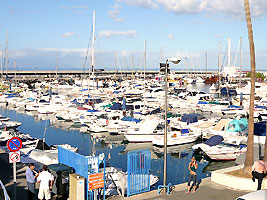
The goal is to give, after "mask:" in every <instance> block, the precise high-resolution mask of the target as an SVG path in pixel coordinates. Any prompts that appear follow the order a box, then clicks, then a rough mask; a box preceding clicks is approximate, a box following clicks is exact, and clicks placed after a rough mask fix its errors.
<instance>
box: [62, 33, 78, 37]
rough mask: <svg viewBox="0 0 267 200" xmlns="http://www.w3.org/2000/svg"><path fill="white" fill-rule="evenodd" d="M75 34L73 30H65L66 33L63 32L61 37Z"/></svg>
mask: <svg viewBox="0 0 267 200" xmlns="http://www.w3.org/2000/svg"><path fill="white" fill-rule="evenodd" d="M73 35H75V33H74V32H66V33H63V35H62V37H70V36H73Z"/></svg>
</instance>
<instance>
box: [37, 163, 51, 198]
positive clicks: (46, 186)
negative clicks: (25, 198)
mask: <svg viewBox="0 0 267 200" xmlns="http://www.w3.org/2000/svg"><path fill="white" fill-rule="evenodd" d="M37 182H38V183H40V187H39V193H38V198H39V199H40V200H42V199H43V198H45V199H46V200H48V199H51V192H50V190H52V186H53V182H54V177H53V175H52V174H51V173H50V172H48V167H47V165H44V166H43V171H42V172H41V173H40V174H39V176H38V178H37Z"/></svg>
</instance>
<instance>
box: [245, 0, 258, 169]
mask: <svg viewBox="0 0 267 200" xmlns="http://www.w3.org/2000/svg"><path fill="white" fill-rule="evenodd" d="M244 5H245V12H246V21H247V29H248V40H249V49H250V66H251V90H250V106H249V120H248V144H247V153H246V159H245V164H244V168H243V172H244V173H246V174H249V173H251V166H252V165H253V162H254V142H253V135H254V95H255V68H256V63H255V49H254V41H253V30H252V23H251V17H250V8H249V0H244Z"/></svg>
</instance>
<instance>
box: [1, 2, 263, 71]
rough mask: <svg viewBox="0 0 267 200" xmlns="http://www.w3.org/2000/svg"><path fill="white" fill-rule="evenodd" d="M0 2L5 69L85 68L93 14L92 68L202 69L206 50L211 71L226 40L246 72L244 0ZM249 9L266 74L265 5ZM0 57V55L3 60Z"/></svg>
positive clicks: (258, 62)
mask: <svg viewBox="0 0 267 200" xmlns="http://www.w3.org/2000/svg"><path fill="white" fill-rule="evenodd" d="M0 3H1V7H0V17H1V20H0V45H1V46H2V48H3V51H4V52H5V50H6V49H7V47H8V69H9V70H56V69H58V70H88V67H89V65H90V63H91V49H92V27H93V12H94V10H95V12H96V20H95V21H96V31H95V34H96V37H95V60H96V64H95V67H96V68H104V69H106V70H114V69H115V70H132V69H133V70H134V71H135V70H143V69H144V66H145V63H146V70H156V69H159V63H160V62H165V61H166V59H168V58H170V57H179V58H181V60H182V61H181V62H180V63H179V64H178V65H173V64H172V65H171V69H172V70H187V69H188V70H190V69H193V70H201V71H205V67H206V52H207V68H208V70H216V69H218V54H219V52H221V54H220V55H221V59H220V60H221V61H220V65H221V66H226V65H227V46H228V45H227V44H228V42H227V41H228V38H231V64H232V65H236V66H238V67H239V66H240V61H241V66H242V69H243V70H249V69H250V60H249V42H248V34H247V25H246V20H245V11H244V1H243V0H212V1H211V0H45V1H44V0H24V1H22V0H0ZM250 6H251V15H252V25H253V34H254V42H255V49H256V69H257V70H265V69H267V40H266V33H267V3H266V0H253V1H252V0H250ZM7 35H8V45H7ZM240 38H242V45H241V46H242V51H243V54H242V55H243V56H242V59H240V48H239V47H240V45H239V44H240ZM145 41H146V56H145ZM220 49H221V50H220ZM0 54H2V53H1V52H0ZM145 57H146V59H145ZM185 57H187V59H186V58H185ZM5 59H6V56H5V53H3V62H5ZM145 60H146V61H145ZM186 61H187V62H186Z"/></svg>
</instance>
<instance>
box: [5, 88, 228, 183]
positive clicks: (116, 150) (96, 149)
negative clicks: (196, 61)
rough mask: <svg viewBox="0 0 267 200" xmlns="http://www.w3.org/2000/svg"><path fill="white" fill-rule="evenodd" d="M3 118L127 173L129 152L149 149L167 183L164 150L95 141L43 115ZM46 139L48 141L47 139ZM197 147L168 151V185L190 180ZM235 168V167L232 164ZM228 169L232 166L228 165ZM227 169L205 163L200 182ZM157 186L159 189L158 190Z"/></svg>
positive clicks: (14, 114) (12, 114)
mask: <svg viewBox="0 0 267 200" xmlns="http://www.w3.org/2000/svg"><path fill="white" fill-rule="evenodd" d="M190 87H192V88H187V89H189V90H190V89H199V90H202V91H204V92H207V90H208V88H209V85H205V84H203V85H199V86H198V87H197V88H195V87H196V86H190ZM0 111H1V112H0V114H2V115H4V116H6V117H9V118H10V119H11V120H15V121H19V122H21V123H22V125H21V126H20V127H19V128H18V130H19V131H20V132H22V133H28V134H29V135H31V136H32V137H35V138H40V139H44V138H45V142H46V143H47V144H48V145H59V144H70V145H71V146H73V147H78V148H79V152H78V153H80V154H82V155H86V156H88V155H93V154H95V155H98V154H100V153H104V154H105V157H106V159H107V160H108V164H109V165H110V166H113V167H117V168H120V169H122V170H123V171H127V152H129V151H133V150H138V149H149V150H150V151H151V153H152V163H151V173H152V174H154V175H157V176H159V177H160V179H159V182H158V183H157V185H159V184H162V183H163V148H160V147H155V146H152V143H124V142H123V141H122V139H120V138H118V139H116V138H115V139H114V137H116V136H111V137H107V138H105V140H100V139H96V138H93V137H92V136H91V134H90V133H82V132H80V131H79V128H77V127H76V128H75V127H73V125H72V126H71V125H69V124H68V123H67V122H59V121H57V120H54V121H53V118H55V116H54V115H46V114H45V115H40V114H38V113H35V114H34V113H25V112H18V111H14V110H9V109H6V108H5V107H1V109H0ZM44 136H45V137H44ZM193 145H194V143H191V144H185V145H178V146H172V147H168V155H167V182H168V183H171V184H180V183H184V182H187V180H188V174H189V170H188V164H189V162H190V160H191V157H192V154H193V151H192V148H191V147H192V146H193ZM232 164H233V163H232ZM226 165H228V163H226ZM212 166H215V169H218V167H220V166H225V163H220V162H215V163H210V162H208V161H206V160H203V159H202V160H201V162H199V166H198V169H197V179H198V180H201V179H202V178H206V177H209V176H210V170H209V168H212ZM157 185H156V186H157Z"/></svg>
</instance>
